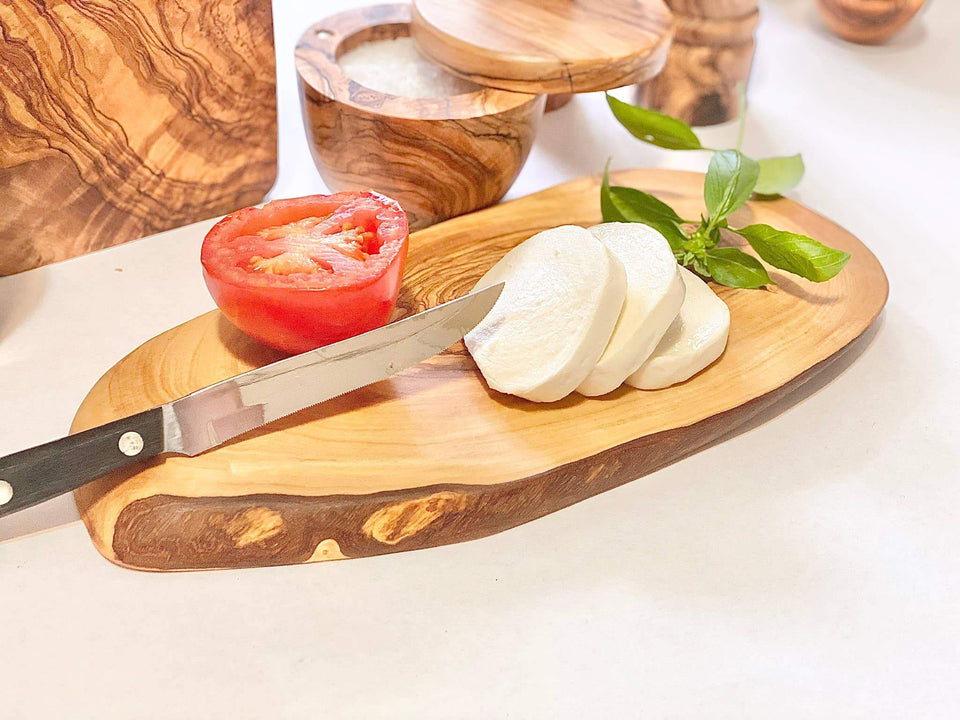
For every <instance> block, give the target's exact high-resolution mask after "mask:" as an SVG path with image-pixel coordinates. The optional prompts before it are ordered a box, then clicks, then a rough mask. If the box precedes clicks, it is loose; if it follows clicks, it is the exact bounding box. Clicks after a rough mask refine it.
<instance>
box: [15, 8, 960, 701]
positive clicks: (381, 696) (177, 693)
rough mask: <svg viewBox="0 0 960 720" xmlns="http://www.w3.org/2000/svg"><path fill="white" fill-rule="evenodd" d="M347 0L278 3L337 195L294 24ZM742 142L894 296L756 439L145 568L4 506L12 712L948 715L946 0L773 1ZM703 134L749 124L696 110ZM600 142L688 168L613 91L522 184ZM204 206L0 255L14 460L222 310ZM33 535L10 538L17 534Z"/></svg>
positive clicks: (955, 19) (63, 517)
mask: <svg viewBox="0 0 960 720" xmlns="http://www.w3.org/2000/svg"><path fill="white" fill-rule="evenodd" d="M352 4H355V3H348V2H334V1H333V0H327V1H326V2H312V3H308V2H302V1H297V2H294V1H293V0H277V2H276V3H275V5H276V6H277V7H276V16H277V17H276V33H277V47H278V53H279V59H278V74H279V92H280V113H281V116H280V153H281V174H280V178H279V180H278V183H277V186H276V188H275V190H274V193H273V195H274V196H276V197H279V196H289V195H300V194H305V193H308V192H312V191H317V190H322V189H323V185H322V183H321V182H320V180H319V178H318V176H317V174H316V172H315V170H314V169H313V167H312V165H311V163H310V160H309V156H308V153H307V149H306V145H305V142H304V139H303V137H304V136H303V129H302V126H301V123H300V116H299V106H298V99H297V94H296V85H295V76H294V69H293V45H294V43H295V41H296V38H297V37H298V35H299V34H300V32H301V31H302V30H303V29H304V28H305V27H306V26H307V25H308V24H309V23H311V22H312V21H314V20H317V19H319V18H320V17H321V16H324V15H327V14H330V13H333V12H335V11H337V10H339V9H340V8H341V7H344V6H347V5H352ZM762 13H763V19H762V22H761V25H760V28H759V31H758V49H757V56H756V60H755V64H754V72H753V76H752V78H751V84H750V90H749V98H750V114H749V124H748V131H747V141H746V145H745V149H746V151H747V152H748V153H750V154H752V155H755V156H763V155H769V154H788V153H793V152H796V151H798V150H802V151H803V153H804V158H805V160H806V163H807V169H808V172H807V177H806V179H805V180H804V182H803V184H802V185H801V186H800V189H799V190H798V191H797V192H795V193H793V195H794V196H795V197H797V198H798V199H800V200H802V201H803V202H804V203H806V204H808V205H810V206H811V207H813V208H815V209H817V210H818V211H819V212H821V213H823V214H825V215H827V216H829V217H831V218H833V219H835V220H836V221H837V222H839V223H840V224H842V225H844V226H845V227H847V228H848V229H850V230H851V231H853V232H854V233H856V234H857V235H858V236H859V237H861V238H862V239H863V240H864V241H865V242H866V243H867V244H868V245H869V246H870V247H871V248H872V249H873V250H874V252H875V253H876V254H877V255H878V257H879V258H880V260H881V262H882V263H883V264H884V266H885V268H886V270H887V272H888V274H889V278H890V285H891V296H890V301H889V304H888V306H887V310H886V312H885V314H884V316H883V318H882V321H881V323H880V324H879V326H878V328H877V330H876V331H875V332H873V333H871V334H870V336H869V337H868V338H867V340H866V341H865V342H864V343H861V347H860V353H859V354H858V356H857V357H855V358H853V359H852V362H847V363H845V366H846V369H845V371H844V372H843V373H842V374H839V375H838V374H837V373H836V372H833V373H831V375H830V376H829V377H828V378H826V379H825V380H822V381H819V382H817V383H816V384H815V385H814V386H813V387H812V388H811V389H810V390H808V391H806V392H805V393H804V394H803V397H802V398H800V401H799V402H798V403H797V402H796V399H795V400H794V401H792V403H796V404H791V403H783V404H781V405H780V406H778V408H777V410H776V412H775V413H768V414H767V415H766V416H765V420H766V422H763V423H760V424H758V425H756V426H754V427H752V428H751V429H749V430H748V431H747V432H745V433H742V434H740V435H738V436H736V437H734V438H732V439H729V440H728V441H727V442H724V443H722V444H719V445H715V446H714V447H712V448H710V449H709V450H707V451H704V452H701V453H700V454H698V455H695V456H694V457H692V458H689V459H687V460H685V461H683V462H680V463H677V464H676V465H673V466H672V467H669V468H667V469H665V470H662V471H660V472H658V473H655V474H653V475H650V476H648V477H645V478H643V479H641V480H639V481H636V482H633V483H631V484H628V485H626V486H624V487H622V488H619V489H617V490H614V491H612V492H609V493H606V494H604V495H602V496H600V497H597V498H595V499H592V500H589V501H587V502H584V503H581V504H579V505H577V506H574V507H572V508H570V509H568V510H564V511H562V512H560V513H557V514H554V515H552V516H549V517H547V518H544V519H542V520H538V521H536V522H534V523H531V524H529V525H526V526H523V527H520V528H518V529H515V530H511V531H509V532H506V533H503V534H501V535H498V536H494V537H491V538H488V539H484V540H479V541H476V542H471V543H466V544H461V545H456V546H450V547H445V548H439V549H435V550H426V551H421V552H416V553H407V554H401V555H393V556H385V557H380V558H375V559H367V560H354V561H347V562H339V563H327V564H321V565H312V566H302V567H287V568H269V569H261V570H244V571H225V572H207V573H191V574H180V575H151V574H144V573H137V572H131V571H127V570H122V569H120V568H117V567H114V566H113V565H110V564H108V563H107V562H106V561H104V560H103V559H101V558H100V556H99V555H97V553H96V552H95V551H94V549H93V547H92V545H91V544H90V542H89V540H88V539H87V536H86V533H85V532H84V530H83V528H82V527H80V526H79V525H77V524H76V523H73V524H70V525H68V526H66V527H62V528H59V529H56V530H49V531H47V532H43V533H37V534H32V535H28V534H29V533H36V531H38V530H40V529H43V528H50V527H52V526H54V525H58V524H61V523H68V522H70V521H71V520H73V519H75V517H76V510H75V509H74V508H73V506H72V501H70V499H69V498H63V499H61V500H60V501H54V502H51V503H49V504H47V505H45V506H42V507H39V508H36V509H34V510H33V511H28V512H25V513H22V514H20V515H17V516H13V517H11V518H7V519H6V520H3V521H0V539H10V538H14V539H12V540H9V541H8V542H5V543H3V544H0V613H2V621H0V622H2V625H0V718H4V719H5V718H31V719H32V720H35V719H37V718H61V717H70V718H74V719H79V718H98V719H99V718H105V717H117V718H128V719H129V718H184V717H203V718H247V717H258V718H259V717H281V718H315V717H337V718H349V717H363V718H396V717H417V718H451V717H456V718H490V717H515V718H540V717H543V718H558V717H571V718H580V717H604V718H607V717H641V716H642V717H648V718H715V717H729V718H818V719H821V718H871V719H873V718H901V717H902V718H907V717H909V718H919V717H923V718H956V717H960V609H958V608H960V559H958V558H960V522H958V510H960V484H958V479H960V478H958V475H960V473H958V460H960V457H958V443H957V432H958V430H960V423H958V410H957V408H958V407H960V393H958V385H960V383H958V379H957V376H958V370H960V367H958V362H957V354H958V352H960V340H958V331H960V327H958V323H957V314H958V313H957V309H958V302H957V268H958V267H960V251H958V249H957V246H958V242H960V238H958V231H957V227H958V222H957V219H956V215H957V210H958V199H957V198H958V191H960V188H958V182H957V171H958V163H960V152H958V147H960V144H958V141H957V139H956V133H957V130H958V127H960V122H958V119H960V70H958V68H960V43H958V42H957V38H958V37H960V6H958V5H957V4H956V3H953V2H949V1H945V0H941V1H939V2H933V3H931V4H930V7H929V8H928V10H927V12H925V14H924V15H923V16H922V17H921V18H920V19H919V20H918V21H916V22H914V24H912V25H911V26H910V27H909V28H908V29H907V30H906V31H905V32H903V33H902V34H901V35H900V36H899V37H897V38H896V39H895V40H894V41H893V42H891V43H890V44H888V45H886V46H883V47H872V48H871V47H860V46H855V45H850V44H847V43H844V42H843V41H841V40H838V39H836V38H834V37H832V36H830V35H829V34H827V33H826V32H825V31H824V30H823V29H822V28H821V26H820V24H819V22H818V20H817V18H816V14H815V12H814V9H813V2H812V0H779V1H777V2H773V1H771V2H766V3H764V4H763V6H762ZM701 136H702V137H703V138H704V141H705V142H706V143H707V144H710V145H721V146H722V145H727V144H730V143H732V142H733V138H734V136H735V128H734V127H732V126H730V125H727V126H723V127H719V128H712V129H709V130H704V131H703V132H702V133H701ZM608 155H612V156H613V157H614V165H615V166H616V167H629V166H675V167H688V168H693V169H703V167H704V163H705V161H706V158H705V157H704V156H703V155H702V154H697V153H694V154H689V153H688V154H684V153H669V152H667V151H661V150H658V149H655V148H651V147H648V146H645V145H643V144H641V143H639V142H638V141H635V140H633V139H632V138H631V137H630V136H629V135H627V133H626V132H625V131H623V130H622V129H621V128H620V127H619V126H618V125H617V124H616V123H615V122H614V121H613V120H612V118H611V117H610V116H609V113H608V112H607V110H606V109H605V106H604V103H603V99H602V96H599V95H591V96H581V97H579V98H577V99H576V100H575V101H574V102H573V103H572V104H570V105H568V106H567V107H566V108H565V109H563V110H561V111H559V112H556V113H554V114H552V115H550V116H548V117H546V118H545V120H544V122H543V127H542V131H541V133H540V136H539V137H538V139H537V144H536V146H535V148H534V150H533V153H532V154H531V157H530V160H529V162H528V163H527V166H526V168H525V169H524V171H523V173H522V174H521V176H520V178H519V180H518V181H517V183H516V185H515V186H514V188H513V189H512V191H511V193H510V197H518V196H521V195H523V194H526V193H529V192H532V191H535V190H538V189H541V188H544V187H547V186H550V185H553V184H556V183H558V182H561V181H563V180H566V179H569V178H573V177H576V176H579V175H582V174H586V173H595V172H598V171H599V170H600V169H601V168H602V165H603V162H604V160H605V158H606V157H607V156H608ZM205 227H206V225H201V226H199V227H194V228H189V229H186V230H180V231H176V232H173V233H168V234H167V235H165V236H157V237H154V238H150V239H145V240H142V241H138V242H135V243H130V244H128V245H126V246H123V247H119V248H115V249H111V250H108V251H103V252H99V253H95V254H93V255H90V256H86V257H84V258H80V259H76V260H71V261H68V262H65V263H61V264H58V265H54V266H50V267H47V268H43V269H40V270H35V271H31V272H27V273H23V274H20V275H17V276H13V277H8V278H0V453H6V452H13V451H15V450H18V449H21V448H23V447H27V446H29V445H32V444H36V443H39V442H42V441H45V440H49V439H51V438H53V437H55V436H58V435H60V434H63V433H64V432H65V431H66V430H67V428H68V426H69V423H70V420H71V418H72V416H73V413H74V412H75V410H76V408H77V406H78V405H79V403H80V401H81V400H82V399H83V396H84V395H85V394H86V392H87V390H88V389H89V388H90V386H91V385H92V384H93V383H94V382H95V381H96V379H97V378H98V377H99V376H100V375H101V374H102V373H103V372H104V371H106V370H107V369H108V368H109V367H110V366H111V365H112V364H113V363H114V362H116V361H117V360H119V359H120V357H122V356H123V355H125V354H126V353H127V352H129V351H130V350H131V349H132V348H134V347H136V346H137V345H138V344H139V343H141V342H143V341H145V340H147V339H149V338H150V337H152V336H153V335H155V334H157V333H159V332H161V331H163V330H165V329H167V328H169V327H171V326H173V325H175V324H177V323H180V322H183V321H185V320H188V319H189V318H191V317H193V316H195V315H197V314H199V313H201V312H203V311H205V310H207V309H209V308H211V307H213V304H212V302H211V300H210V299H209V297H208V295H207V293H206V291H205V289H204V287H203V284H202V281H201V279H200V273H199V264H198V262H197V253H198V247H199V242H200V239H201V238H202V235H203V230H204V228H205ZM18 536H20V537H18Z"/></svg>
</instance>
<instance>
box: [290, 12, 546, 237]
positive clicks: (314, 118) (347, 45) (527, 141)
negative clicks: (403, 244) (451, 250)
mask: <svg viewBox="0 0 960 720" xmlns="http://www.w3.org/2000/svg"><path fill="white" fill-rule="evenodd" d="M409 35H410V6H409V5H406V4H393V5H373V6H369V7H364V8H359V9H356V10H348V11H346V12H343V13H339V14H337V15H333V16H331V17H329V18H326V19H325V20H322V21H320V22H319V23H317V24H315V25H313V26H312V27H310V28H309V29H308V30H307V31H306V32H305V33H304V34H303V36H302V37H301V38H300V42H299V43H298V44H297V49H296V65H297V74H298V76H299V84H300V94H301V102H302V107H303V113H304V122H305V125H306V128H307V139H308V141H309V143H310V148H311V151H312V153H313V159H314V162H315V163H316V166H317V169H318V170H319V171H320V175H321V176H322V177H323V179H324V182H326V184H327V185H328V186H329V187H330V188H331V189H332V190H336V191H340V190H367V189H371V188H372V189H374V190H376V191H378V192H381V193H383V194H384V195H388V196H389V197H392V198H394V199H395V200H397V201H398V202H399V203H400V204H401V205H402V206H403V208H404V210H406V212H407V216H408V218H409V220H410V228H411V230H415V229H419V228H423V227H427V226H428V225H432V224H434V223H436V222H439V221H441V220H445V219H447V218H450V217H454V216H456V215H462V214H464V213H467V212H471V211H473V210H477V209H479V208H483V207H486V206H488V205H491V204H493V203H495V202H497V201H498V200H499V199H500V198H502V197H503V195H504V194H505V193H506V192H507V190H508V189H509V188H510V186H511V185H512V184H513V181H514V180H515V179H516V177H517V175H518V174H519V172H520V169H521V168H522V167H523V164H524V162H525V161H526V159H527V155H528V154H529V153H530V148H531V146H532V145H533V140H534V137H535V136H536V131H537V125H538V123H539V121H540V118H541V117H542V115H543V111H544V103H545V101H546V98H545V96H543V95H533V94H527V93H517V92H510V91H505V90H497V89H493V88H483V89H481V90H478V91H476V92H471V93H466V94H462V95H453V96H449V97H442V98H408V97H399V96H396V95H390V94H387V93H382V92H378V91H376V90H372V89H370V88H367V87H364V86H362V85H360V84H358V83H357V82H355V81H353V80H351V79H350V78H348V77H347V76H346V75H345V74H344V73H343V71H342V70H341V68H340V66H339V65H338V64H337V60H338V58H339V57H340V56H341V55H343V54H344V53H346V52H348V51H349V50H351V49H353V48H355V47H357V46H358V45H360V44H362V43H365V42H369V41H372V40H384V39H393V38H397V37H405V36H409Z"/></svg>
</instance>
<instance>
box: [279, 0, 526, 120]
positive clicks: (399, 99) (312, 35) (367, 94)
mask: <svg viewBox="0 0 960 720" xmlns="http://www.w3.org/2000/svg"><path fill="white" fill-rule="evenodd" d="M409 24H410V5H408V4H406V3H386V4H380V5H369V6H366V7H362V8H354V9H351V10H345V11H343V12H340V13H337V14H335V15H330V16H329V17H326V18H324V19H323V20H320V21H319V22H316V23H314V24H313V25H311V26H310V27H309V28H307V30H306V32H304V33H303V35H301V36H300V40H299V41H298V42H297V47H296V50H295V53H294V54H295V60H296V67H297V74H298V75H299V76H300V80H301V82H303V83H306V84H307V85H309V86H310V88H311V89H313V91H314V92H316V93H318V94H319V95H322V96H323V97H326V98H329V99H330V100H333V101H335V102H338V103H343V104H344V105H348V106H350V107H351V108H354V109H356V110H360V111H363V112H369V113H373V114H376V115H385V116H389V117H396V118H406V119H412V120H462V119H467V118H476V117H485V116H489V115H496V114H498V113H502V112H505V111H508V110H513V109H515V108H518V107H520V106H522V105H524V104H527V103H533V102H536V100H537V98H538V97H539V96H538V95H532V94H529V93H518V92H511V91H509V90H499V89H497V88H490V87H485V88H483V89H481V90H476V91H474V92H469V93H462V94H460V95H449V96H445V97H439V98H411V97H404V96H402V95H392V94H390V93H384V92H381V91H379V90H374V89H373V88H368V87H367V86H366V85H361V84H360V83H358V82H357V81H356V80H352V79H351V78H349V77H348V76H347V75H346V74H345V73H344V72H343V70H342V69H341V67H340V65H339V63H338V62H337V58H338V57H339V56H340V55H341V54H342V52H341V46H342V45H343V44H344V43H346V42H348V41H349V40H350V39H351V38H352V37H354V36H356V35H358V34H359V33H362V32H364V31H367V30H370V29H371V28H375V27H379V26H383V25H408V26H409ZM320 33H325V35H323V36H321V35H320ZM351 87H352V88H353V91H351ZM358 88H359V89H360V93H359V94H360V95H362V97H363V99H364V102H357V101H356V100H355V99H354V95H355V94H356V90H357V89H358Z"/></svg>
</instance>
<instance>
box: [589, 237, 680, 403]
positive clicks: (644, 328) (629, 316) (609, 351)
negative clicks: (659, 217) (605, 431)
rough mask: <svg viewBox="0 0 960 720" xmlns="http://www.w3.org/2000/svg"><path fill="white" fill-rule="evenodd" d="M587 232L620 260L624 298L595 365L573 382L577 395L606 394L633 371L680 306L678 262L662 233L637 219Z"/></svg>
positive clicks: (658, 339)
mask: <svg viewBox="0 0 960 720" xmlns="http://www.w3.org/2000/svg"><path fill="white" fill-rule="evenodd" d="M590 232H591V233H593V235H594V236H595V237H596V238H597V239H598V240H599V241H600V242H602V243H603V244H604V246H605V247H606V248H607V250H609V251H610V252H612V253H613V254H614V256H615V257H616V258H617V259H618V260H619V261H620V262H621V263H622V264H623V267H624V269H625V270H626V273H627V297H626V300H624V303H623V309H622V310H620V317H619V319H618V320H617V325H616V327H615V328H614V330H613V335H612V336H611V337H610V342H609V343H607V347H606V349H605V350H604V351H603V355H601V356H600V360H598V361H597V366H596V367H595V368H594V369H593V371H592V372H591V373H590V374H589V375H587V378H586V380H584V381H583V382H582V383H580V385H579V386H578V387H577V392H579V393H581V394H582V395H588V396H595V395H605V394H606V393H608V392H610V391H612V390H616V389H617V388H618V387H620V385H621V384H623V381H624V380H626V379H627V376H628V375H630V374H631V373H633V372H636V370H637V368H639V367H640V366H641V365H642V364H643V362H644V361H645V360H646V359H647V358H648V357H650V353H652V352H653V351H654V349H655V348H656V347H657V343H659V342H660V339H661V338H662V337H663V335H664V333H666V332H667V328H669V327H670V324H671V323H672V322H673V321H674V319H676V317H677V314H678V313H679V312H680V306H681V305H683V296H684V285H683V280H681V279H680V266H679V265H677V261H676V259H674V257H673V251H672V250H671V249H670V244H669V243H668V242H667V240H666V238H664V237H663V235H661V234H660V233H659V232H657V231H656V230H654V229H653V228H650V227H647V226H646V225H640V224H638V223H604V224H603V225H595V226H594V227H592V228H590Z"/></svg>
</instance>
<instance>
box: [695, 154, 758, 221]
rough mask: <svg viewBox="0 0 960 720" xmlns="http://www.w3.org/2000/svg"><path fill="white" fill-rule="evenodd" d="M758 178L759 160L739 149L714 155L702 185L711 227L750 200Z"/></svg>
mask: <svg viewBox="0 0 960 720" xmlns="http://www.w3.org/2000/svg"><path fill="white" fill-rule="evenodd" d="M759 175H760V165H759V164H757V161H756V160H753V159H752V158H749V157H747V156H746V155H744V154H743V153H742V152H740V151H739V150H720V151H719V152H715V153H714V154H713V157H712V158H710V167H709V168H707V177H706V179H705V180H704V184H703V198H704V200H705V201H706V204H707V214H708V215H709V217H710V223H711V225H713V226H714V227H716V226H717V224H718V223H719V222H720V221H721V220H723V219H724V218H726V217H727V216H728V215H730V213H732V212H733V211H734V210H736V209H738V208H739V207H741V206H742V205H743V204H744V203H745V202H746V201H747V199H748V198H749V197H750V193H752V192H753V187H754V185H756V184H757V177H758V176H759Z"/></svg>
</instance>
